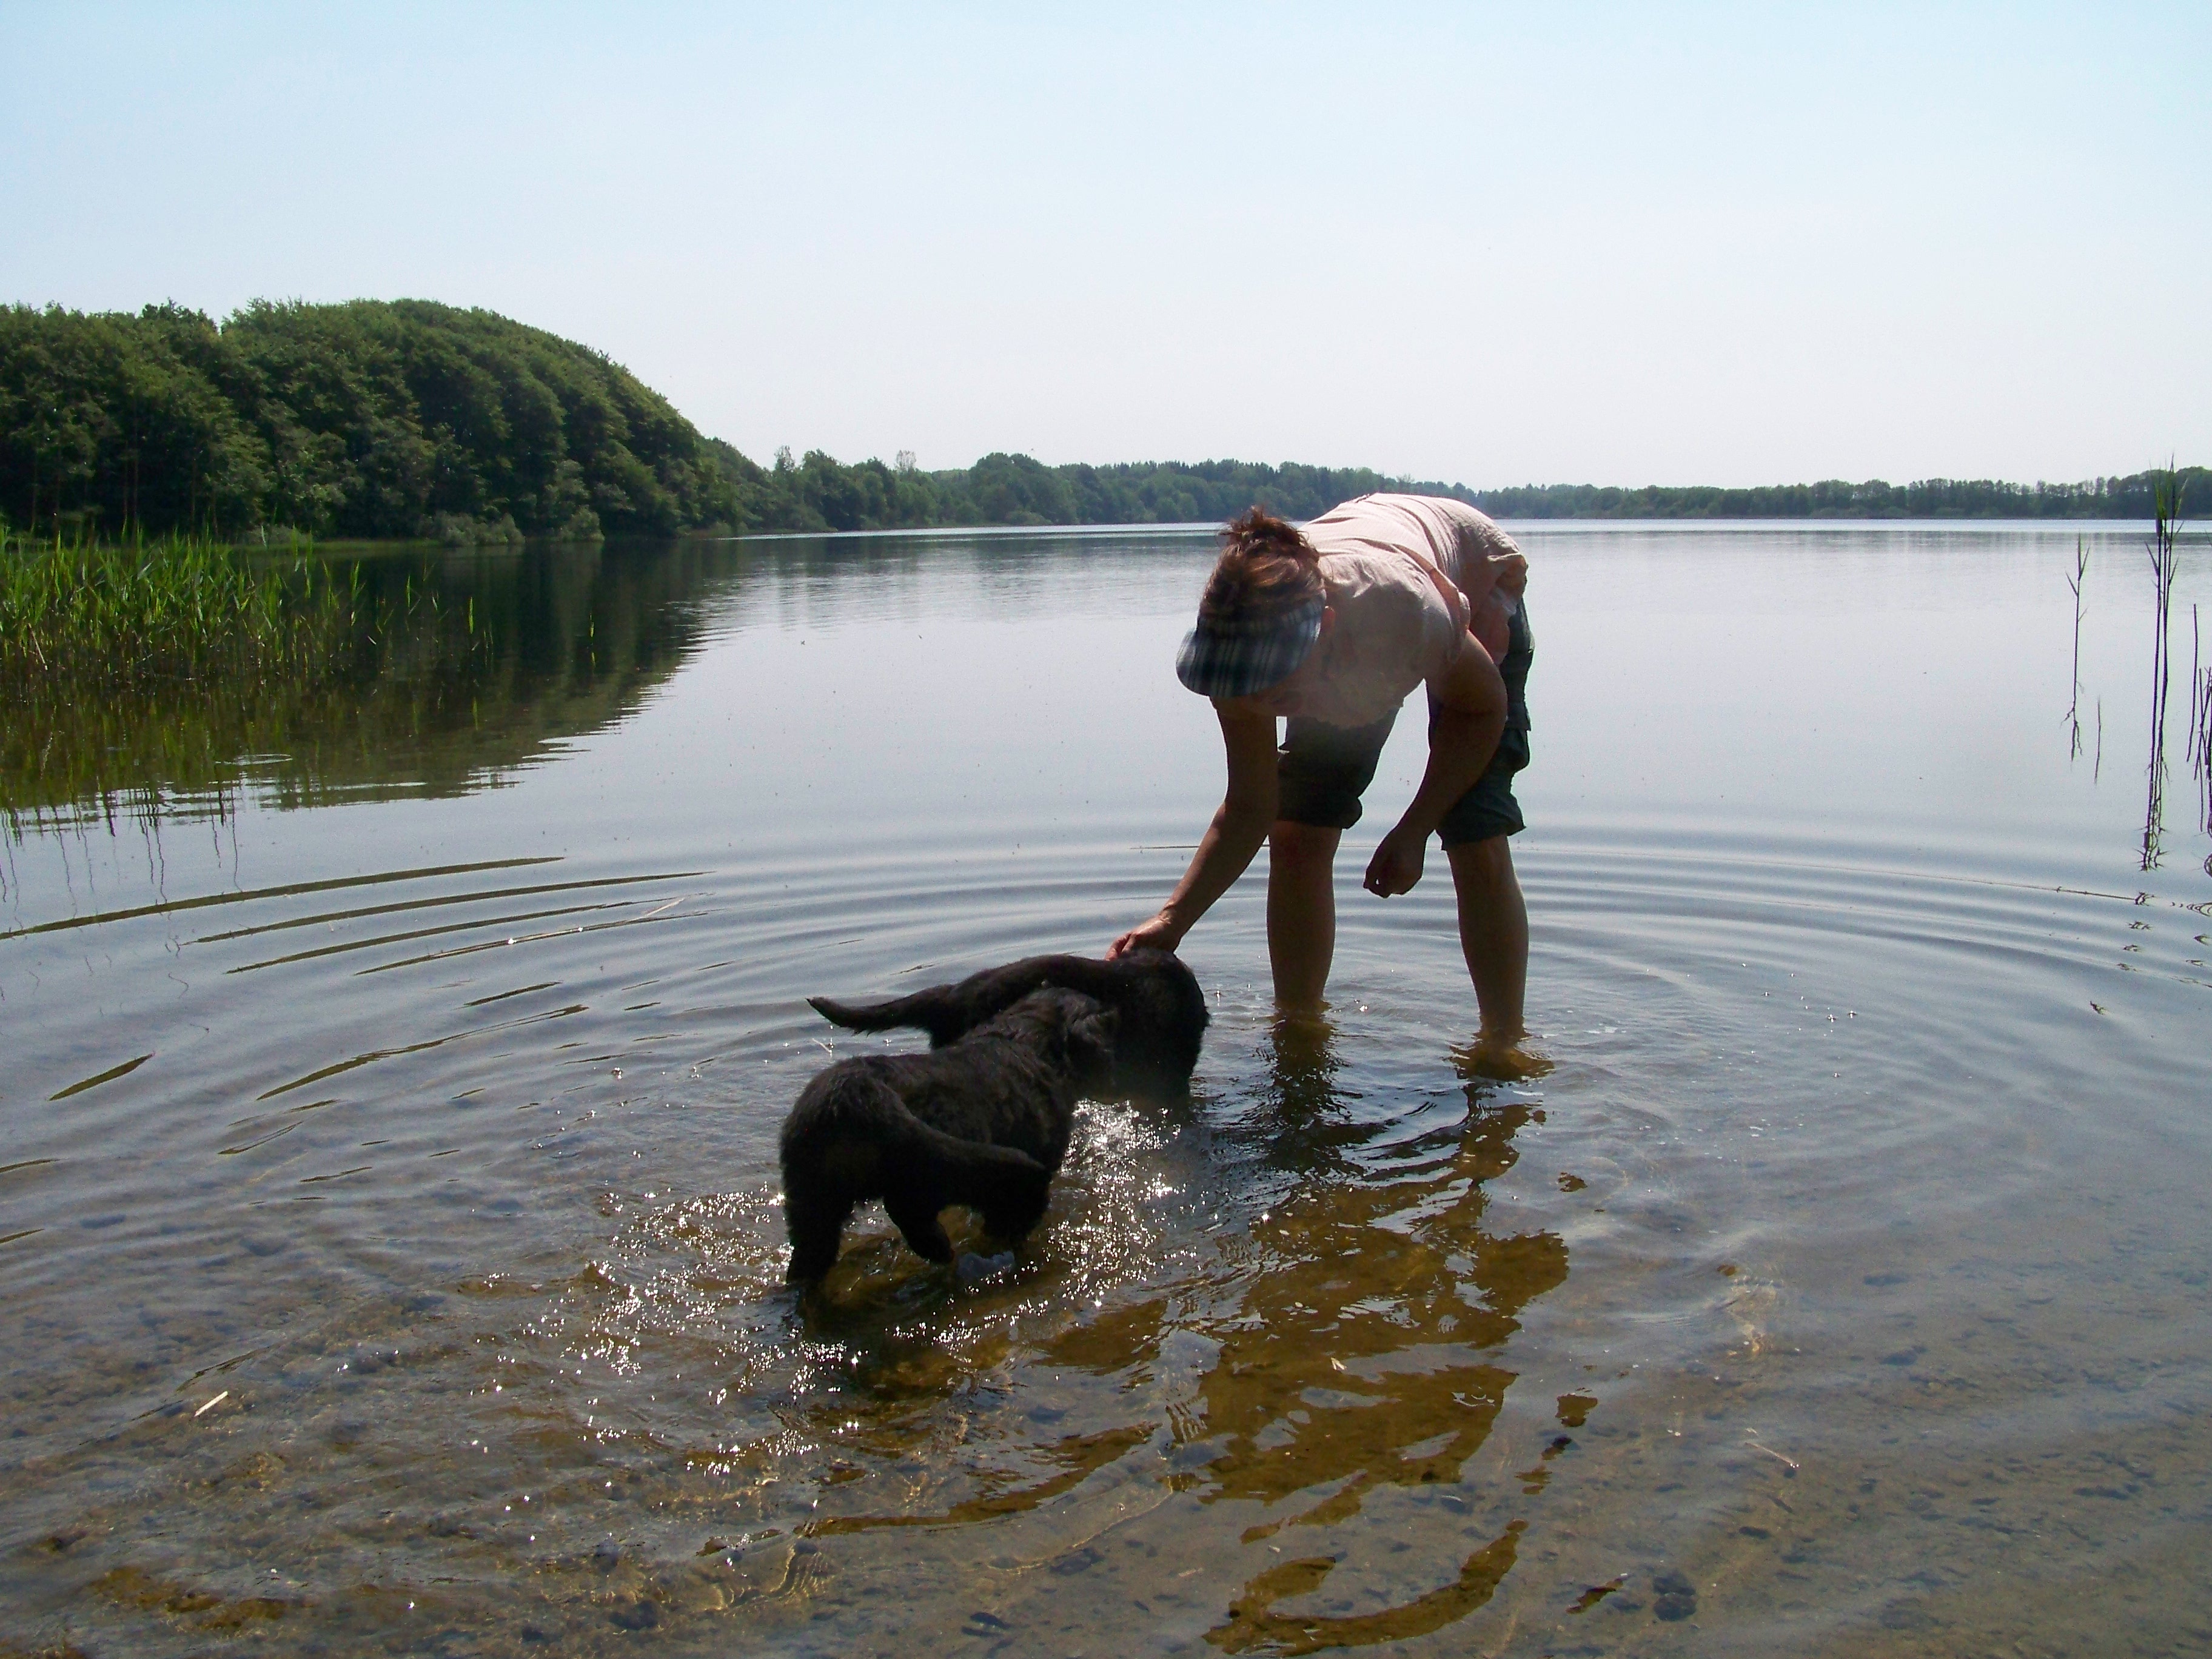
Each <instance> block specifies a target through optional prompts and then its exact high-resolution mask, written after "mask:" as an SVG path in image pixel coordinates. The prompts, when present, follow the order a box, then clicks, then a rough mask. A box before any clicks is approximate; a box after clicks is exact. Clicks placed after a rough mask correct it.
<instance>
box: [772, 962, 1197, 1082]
mask: <svg viewBox="0 0 2212 1659" xmlns="http://www.w3.org/2000/svg"><path fill="white" fill-rule="evenodd" d="M1047 985H1055V986H1058V987H1060V988H1062V989H1063V990H1069V991H1080V992H1081V993H1083V994H1084V995H1085V996H1087V997H1093V998H1096V999H1097V1000H1098V1001H1099V1002H1101V1003H1103V1005H1104V1006H1107V1007H1109V1008H1111V1009H1112V1010H1113V1011H1114V1012H1115V1013H1117V1014H1119V1015H1120V1016H1121V1029H1120V1030H1118V1031H1116V1032H1115V1037H1114V1077H1113V1081H1112V1084H1111V1085H1110V1092H1111V1093H1112V1094H1113V1095H1114V1096H1115V1097H1117V1098H1126V1097H1128V1096H1131V1095H1145V1096H1151V1097H1170V1098H1173V1097H1178V1096H1181V1095H1182V1094H1184V1093H1186V1092H1188V1090H1189V1088H1190V1073H1191V1068H1192V1067H1193V1066H1196V1065H1197V1064H1198V1048H1199V1044H1200V1042H1202V1041H1203V1040H1204V1038H1205V1036H1206V994H1205V993H1204V992H1203V991H1201V990H1200V989H1199V988H1198V979H1197V976H1196V975H1194V974H1193V973H1192V972H1191V971H1190V969H1188V968H1186V967H1184V966H1183V964H1182V959H1181V958H1180V957H1176V955H1174V954H1173V953H1172V952H1170V951H1130V952H1129V954H1128V955H1127V956H1125V957H1121V959H1120V960H1119V961H1118V962H1100V961H1097V960H1095V959H1093V958H1091V957H1026V958H1024V960H1022V961H1020V962H1012V963H1007V964H1006V966H1005V967H1003V968H991V969H986V970H985V971H983V972H982V973H980V974H971V975H969V976H968V977H967V978H966V979H963V980H962V981H960V982H959V983H958V984H957V985H933V986H931V987H929V988H928V989H927V990H926V991H916V992H915V993H914V994H912V995H910V996H903V997H899V998H897V999H896V1000H893V1001H890V1002H876V1003H868V1004H865V1005H860V1004H853V1003H843V1002H832V1001H830V1000H829V998H827V997H810V998H808V999H807V1000H808V1001H810V1002H811V1003H812V1004H813V1005H814V1010H815V1012H817V1013H818V1014H820V1015H821V1016H822V1017H823V1018H824V1019H827V1020H830V1021H832V1022H834V1023H835V1024H839V1025H842V1026H844V1027H845V1028H846V1029H847V1030H854V1031H888V1030H892V1029H894V1028H896V1027H899V1026H913V1027H915V1028H917V1029H919V1030H924V1031H927V1032H928V1033H929V1041H930V1042H931V1044H932V1045H933V1047H936V1048H943V1047H944V1046H945V1044H946V1043H948V1042H957V1041H958V1040H959V1038H960V1037H961V1036H962V1035H963V1033H965V1032H968V1031H970V1030H974V1029H975V1027H976V1026H978V1025H980V1024H982V1023H983V1022H984V1021H985V1020H987V1019H989V1018H991V1017H992V1016H993V1015H994V1014H996V1013H998V1012H1000V1010H1001V1009H1003V1008H1009V1007H1012V1006H1013V1005H1014V1004H1015V1003H1017V1002H1018V1001H1020V1000H1022V999H1023V998H1024V997H1025V996H1027V995H1029V994H1030V992H1032V991H1035V990H1036V989H1038V988H1039V987H1042V986H1047Z"/></svg>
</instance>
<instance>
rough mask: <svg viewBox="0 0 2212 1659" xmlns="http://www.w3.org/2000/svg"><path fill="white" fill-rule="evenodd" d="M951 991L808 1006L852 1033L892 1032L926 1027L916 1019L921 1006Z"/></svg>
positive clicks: (809, 1002)
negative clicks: (914, 1026)
mask: <svg viewBox="0 0 2212 1659" xmlns="http://www.w3.org/2000/svg"><path fill="white" fill-rule="evenodd" d="M948 988H949V987H945V986H942V985H938V986H933V987H930V989H928V990H927V991H917V992H915V994H913V995H912V996H908V997H899V998H896V999H895V1000H892V1001H890V1002H871V1003H867V1004H865V1005H863V1004H860V1003H854V1002H836V1001H833V1000H831V999H829V998H828V997H809V998H807V999H806V1006H808V1007H810V1008H811V1009H813V1010H814V1012H816V1013H817V1014H819V1015H821V1016H822V1018H824V1019H826V1020H828V1021H829V1023H830V1024H832V1025H842V1026H843V1027H844V1028H845V1029H846V1030H848V1031H891V1030H897V1029H899V1028H900V1027H901V1026H905V1025H925V1024H926V1022H924V1021H923V1020H921V1019H920V1018H917V1017H916V1014H917V1012H918V1009H917V1005H919V1004H922V1003H924V1002H926V1001H928V1000H932V999H934V998H937V997H939V996H941V995H942V994H944V992H945V990H946V989H948Z"/></svg>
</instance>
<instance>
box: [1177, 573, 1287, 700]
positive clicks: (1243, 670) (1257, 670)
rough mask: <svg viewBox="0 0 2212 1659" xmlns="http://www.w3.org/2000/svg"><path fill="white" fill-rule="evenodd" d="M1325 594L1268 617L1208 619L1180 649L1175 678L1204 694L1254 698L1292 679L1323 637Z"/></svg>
mask: <svg viewBox="0 0 2212 1659" xmlns="http://www.w3.org/2000/svg"><path fill="white" fill-rule="evenodd" d="M1321 611H1322V599H1321V596H1320V595H1318V594H1316V595H1315V597H1314V598H1312V599H1309V600H1307V601H1306V603H1305V604H1304V605H1300V606H1298V607H1297V609H1296V610H1294V611H1281V612H1279V613H1277V614H1276V615H1274V616H1272V617H1267V618H1265V619H1264V620H1248V619H1246V618H1243V617H1236V618H1233V619H1229V618H1224V619H1218V620H1215V621H1211V622H1209V621H1208V620H1207V619H1206V618H1205V617H1200V618H1199V619H1198V626H1197V627H1195V628H1194V629H1191V631H1190V634H1189V636H1188V638H1186V639H1185V640H1184V641H1183V642H1182V650H1181V651H1178V652H1177V653H1176V678H1177V679H1179V680H1181V681H1182V683H1183V684H1185V685H1187V686H1188V687H1189V688H1190V689H1191V690H1194V691H1195V692H1197V693H1198V694H1199V695H1200V696H1203V697H1249V696H1251V695H1252V694H1253V693H1254V692H1255V691H1264V690H1267V687H1269V686H1271V685H1274V684H1279V682H1281V681H1283V680H1286V679H1288V678H1290V677H1291V675H1292V674H1293V673H1295V672H1297V666H1298V665H1299V664H1300V663H1302V662H1304V660H1305V659H1306V653H1308V652H1310V651H1311V650H1312V649H1313V645H1314V641H1316V640H1317V639H1319V638H1320V637H1321Z"/></svg>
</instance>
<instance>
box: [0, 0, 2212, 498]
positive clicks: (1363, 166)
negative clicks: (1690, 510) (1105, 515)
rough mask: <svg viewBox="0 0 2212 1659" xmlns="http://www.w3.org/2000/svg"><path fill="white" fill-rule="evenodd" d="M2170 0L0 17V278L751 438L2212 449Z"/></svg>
mask: <svg viewBox="0 0 2212 1659" xmlns="http://www.w3.org/2000/svg"><path fill="white" fill-rule="evenodd" d="M2207 46H2212V14H2207V13H2205V12H2204V11H2203V10H2202V9H2184V8H2181V7H2160V6H2137V7H2130V8H2122V9H2110V8H2100V9H2088V8H2086V7H2043V8H2037V9H2033V10H2032V11H2028V12H2021V11H2017V10H2013V9H2007V10H1998V9H1994V8H1991V9H1954V10H1947V11H1946V12H1944V13H1942V15H1938V16H1929V15H1923V13H1921V12H1919V11H1917V10H1906V9H1899V8H1877V9H1852V10H1850V11H1844V10H1843V9H1821V10H1815V11H1793V12H1792V13H1790V15H1786V16H1776V15H1768V14H1765V13H1763V12H1759V11H1754V10H1751V9H1738V8H1727V7H1699V8H1690V9H1679V10H1674V11H1672V12H1669V13H1668V15H1665V16H1664V17H1661V18H1655V17H1653V16H1650V15H1647V14H1645V13H1644V12H1642V11H1639V10H1635V9H1626V8H1620V9H1615V8H1606V7H1588V8H1581V9H1575V10H1573V11H1571V12H1565V13H1547V14H1546V15H1544V16H1542V17H1541V18H1533V19H1532V18H1528V17H1525V16H1522V15H1520V14H1518V13H1516V12H1512V11H1508V10H1505V9H1490V8H1477V9H1458V8H1453V9H1443V8H1433V7H1405V8H1400V9H1395V10H1392V11H1390V12H1389V13H1387V14H1383V15H1379V16H1370V17H1368V18H1365V19H1363V20H1362V21H1359V22H1357V23H1355V22H1352V21H1347V20H1345V19H1343V18H1341V17H1340V16H1337V15H1334V14H1332V13H1329V12H1327V11H1324V10H1321V9H1297V8H1280V9H1279V8H1269V9H1256V8H1251V7H1242V6H1224V7H1218V8H1212V9H1205V10H1203V11H1201V12H1199V13H1196V14H1186V13H1184V12H1182V11H1177V10H1169V9H1138V10H1134V11H1131V10H1127V9H1122V10H1117V11H1116V12H1115V14H1114V15H1113V16H1112V19H1111V20H1110V21H1085V20H1073V21H1070V20H1067V19H1064V18H1061V17H1060V16H1057V15H1052V16H1042V17H1041V16H1037V15H1031V14H1030V13H1027V12H1024V11H1018V10H1013V9H994V8H990V7H962V8H958V9H954V10H951V11H949V12H945V13H940V14H933V15H921V16H918V15H909V14H906V13H902V12H896V11H890V10H882V11H878V10H876V9H869V8H859V7H845V8H827V9H812V10H810V11H809V12H808V13H807V14H806V15H804V16H797V15H786V14H784V13H781V12H772V11H754V10H751V9H737V10H735V11H733V12H729V13H724V12H722V11H719V10H716V9H707V8H691V7H665V8H657V9H651V10H649V11H642V12H641V11H635V10H626V11H624V12H622V13H613V12H611V11H605V10H599V9H592V8H586V7H550V8H531V9H522V8H519V7H516V8H485V9H471V11H469V12H468V13H466V14H462V15H449V14H447V13H445V12H442V11H434V10H432V9H429V8H428V7H419V6H417V7H410V6H400V7H391V8H379V9H376V10H375V11H374V12H371V11H369V10H367V9H356V8H337V9H330V10H327V11H317V12H313V13H298V12H295V11H292V10H289V9H283V10H280V9H276V8H275V7H273V6H216V7H209V8H203V9H195V10H194V11H192V12H191V13H189V14H185V13H173V12H171V11H168V10H167V9H159V8H154V7H148V6H137V7H133V6H120V7H101V8H72V9H67V10H59V9H57V10H54V11H51V12H33V11H30V10H28V9H25V8H22V7H20V6H18V7H9V8H7V9H4V10H0V97H4V99H5V101H6V105H7V109H6V112H4V114H0V155H4V158H5V166H6V175H7V177H8V179H9V197H10V204H9V205H10V211H9V215H8V219H9V228H10V231H11V234H10V236H9V239H8V240H7V242H6V244H5V245H4V246H0V302H20V303H27V304H33V305H43V304H47V303H58V304H62V305H64V306H68V307H73V308H78V309H85V310H110V309H119V310H133V311H135V310H137V308H138V307H141V306H143V305H144V304H147V303H149V302H158V301H163V300H174V301H177V302H179V303H180V304H184V305H188V306H192V307H197V308H200V309H203V310H206V311H208V312H210V313H213V314H215V315H216V316H223V315H227V314H228V313H230V312H232V311H234V310H235V309H236V308H238V307H240V306H242V305H244V304H246V303H247V302H249V301H252V300H253V299H256V298H271V299H284V298H294V297H298V298H304V299H308V300H318V301H322V300H343V299H351V298H356V297H362V298H384V299H393V298H403V297H404V298H425V299H434V300H438V301H443V302H446V303H448V304H453V305H459V306H481V307H486V308H488V309H490V310H494V311H497V312H500V313H503V314H505V315H507V316H510V317H513V318H514V319H517V320H519V321H521V322H525V323H528V324H531V325H534V326H537V327H540V328H544V329H547V330H550V331H552V332H554V333H556V334H560V335H563V336H565V337H569V338H572V339H575V340H579V341H580V342H582V343H586V344H587V345H590V346H592V347H593V348H595V349H598V350H600V351H602V352H605V354H606V355H607V356H610V357H611V358H612V359H614V360H615V361H616V362H619V363H622V364H623V365H624V366H625V367H627V368H629V369H630V370H631V371H633V372H634V373H635V374H637V375H638V376H639V377H640V378H641V379H642V380H645V381H646V382H647V384H648V385H651V386H653V387H655V388H656V389H657V390H659V391H660V392H663V393H665V395H666V396H668V397H669V398H671V401H673V402H674V404H676V406H677V407H678V409H679V410H682V411H683V412H684V414H685V415H686V416H689V417H690V419H691V420H692V421H693V422H696V424H697V425H698V426H699V427H700V428H701V429H702V430H703V431H705V432H707V433H708V434H710V435H714V436H717V437H721V438H725V439H726V440H728V441H730V442H732V443H733V444H735V445H737V447H738V448H740V449H742V450H744V451H745V452H746V453H748V454H750V455H753V456H754V457H755V458H756V459H762V460H763V461H765V460H766V459H769V457H770V456H772V454H773V453H774V452H775V448H776V447H778V446H779V445H785V444H787V445H789V446H790V447H792V448H793V450H794V451H805V450H807V449H816V448H818V449H822V450H825V451H827V452H829V453H831V454H833V455H835V456H836V457H837V458H838V459H841V460H846V461H853V460H858V459H865V458H866V457H867V456H870V455H878V456H881V457H883V458H884V459H890V458H891V457H892V456H893V455H894V454H895V453H896V452H898V451H900V450H911V451H913V452H915V454H916V456H917V458H918V459H919V462H920V464H921V465H922V466H924V467H926V468H929V469H932V470H938V469H944V468H948V467H955V466H964V465H969V464H970V463H972V462H973V461H974V460H975V459H976V458H977V457H978V456H979V455H981V454H983V453H988V452H991V451H994V450H1005V451H1012V452H1018V453H1027V454H1030V455H1034V456H1036V457H1037V458H1038V459H1041V460H1043V461H1046V462H1048V463H1050V464H1060V463H1064V462H1070V461H1087V462H1091V463H1094V464H1102V465H1103V464H1111V463H1115V462H1121V461H1140V460H1159V459H1177V460H1188V461H1196V460H1200V459H1225V458H1231V457H1233V458H1236V459H1243V460H1250V461H1263V462H1279V461H1282V460H1285V459H1290V460H1297V461H1302V462H1308V463H1311V464H1315V465H1329V466H1370V467H1374V468H1376V469H1378V470H1382V471H1389V472H1390V473H1394V474H1396V475H1399V476H1405V477H1421V478H1432V479H1437V480H1442V481H1458V482H1464V483H1468V484H1470V485H1472V486H1474V487H1476V488H1483V489H1490V488H1504V487H1511V486H1514V485H1520V484H1528V483H1598V484H1618V485H1620V486H1623V487H1628V488H1633V487H1636V486H1639V485H1643V484H1646V483H1658V484H1665V485H1681V484H1717V485H1723V486H1743V485H1754V484H1777V483H1799V482H1811V481H1814V480H1818V479H1823V478H1844V479H1852V480H1864V479H1869V478H1877V477H1878V478H1884V479H1888V480H1891V481H1897V482H1902V481H1907V480H1911V479H1917V478H1927V477H1953V478H1998V479H2006V480H2011V481H2016V482H2023V483H2027V482H2033V481H2036V480H2038V479H2045V480H2049V481H2051V482H2067V483H2070V482H2075V481H2077V480H2080V479H2083V478H2087V477H2096V476H2100V475H2118V474H2127V473H2133V472H2136V471H2142V469H2144V468H2145V467H2148V466H2152V465H2161V464H2163V463H2164V462H2165V461H2166V459H2168V458H2169V456H2171V457H2172V458H2174V459H2179V461H2181V462H2183V463H2185V464H2188V463H2191V462H2201V461H2203V460H2204V459H2206V458H2207V457H2212V404H2208V401H2207V400H2206V399H2205V398H2203V393H2202V390H2201V387H2202V385H2203V381H2204V379H2205V375H2206V371H2207V370H2208V369H2212V314H2208V313H2212V307H2206V306H2205V305H2204V304H2203V299H2202V294H2203V282H2204V278H2203V271H2204V270H2206V269H2207V268H2208V263H2209V262H2208V259H2207V258H2206V256H2207V254H2208V253H2212V233H2208V232H2207V230H2206V228H2205V227H2204V224H2203V216H2202V215H2201V214H2195V213H2191V212H2189V211H2188V210H2186V208H2185V203H2186V201H2187V200H2188V199H2190V198H2189V197H2187V195H2186V192H2185V182H2186V177H2187V176H2193V173H2194V169H2193V167H2191V164H2190V163H2189V161H2188V158H2189V157H2190V156H2191V155H2196V156H2198V157H2200V158H2201V157H2202V156H2203V155H2205V154H2207V153H2212V143H2208V140H2212V114H2209V113H2208V100H2204V99H2203V97H2202V95H2201V93H2200V90H2199V88H2197V84H2196V79H2195V66H2196V65H2198V64H2202V63H2203V61H2205V59H2206V57H2207V52H2206V48H2207Z"/></svg>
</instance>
